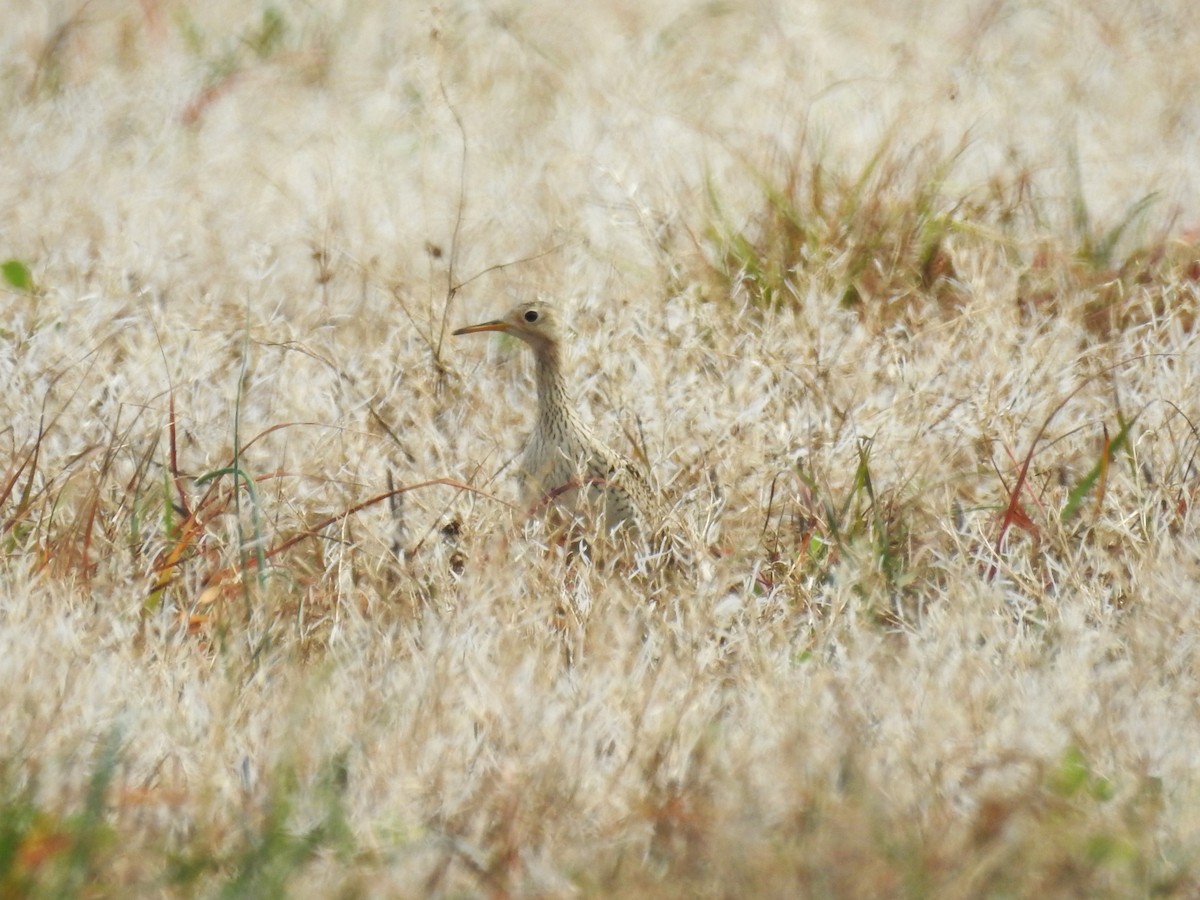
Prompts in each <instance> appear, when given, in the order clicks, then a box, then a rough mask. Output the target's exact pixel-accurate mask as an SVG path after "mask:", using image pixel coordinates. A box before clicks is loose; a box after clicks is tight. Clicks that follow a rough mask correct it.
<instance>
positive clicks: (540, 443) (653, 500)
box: [453, 300, 661, 538]
mask: <svg viewBox="0 0 1200 900" xmlns="http://www.w3.org/2000/svg"><path fill="white" fill-rule="evenodd" d="M492 331H498V332H502V333H504V334H509V335H512V336H513V337H516V338H519V339H520V340H522V341H524V342H525V343H526V344H527V345H528V346H529V348H530V350H532V351H533V357H534V361H535V363H536V383H537V407H538V410H537V422H536V424H535V425H534V429H533V432H532V433H531V434H530V435H529V438H528V440H527V442H526V444H525V450H524V452H523V454H522V456H521V461H520V477H521V481H522V486H523V494H524V500H525V502H526V503H527V504H528V505H529V507H530V509H531V511H543V512H547V513H548V512H550V511H551V510H557V511H558V513H560V514H565V515H566V518H567V522H566V523H565V524H566V527H567V529H568V530H569V531H573V532H576V533H578V531H579V529H581V528H583V527H586V526H587V525H588V524H589V523H588V522H587V521H586V519H587V517H588V516H589V514H591V515H592V516H594V519H593V521H592V524H594V525H596V524H603V529H604V531H605V532H607V533H608V534H609V535H610V536H615V535H617V534H618V533H621V532H625V533H630V534H633V535H640V536H643V537H647V538H649V537H653V536H654V535H655V533H656V531H657V527H658V525H659V524H660V523H659V522H657V521H656V520H658V519H661V509H660V506H659V502H658V498H657V495H656V493H655V491H654V489H653V488H652V487H651V485H650V482H649V480H648V479H647V477H646V475H645V474H644V473H643V472H642V470H641V469H640V468H639V467H638V466H637V465H636V464H635V463H634V462H633V461H632V460H631V459H629V458H628V457H627V456H625V455H624V454H621V453H619V452H617V451H616V450H613V449H611V448H609V447H608V446H607V445H606V444H604V443H603V442H602V441H600V440H599V439H598V438H597V437H596V436H595V435H594V434H593V433H592V431H591V429H590V428H588V427H587V425H586V424H585V423H584V421H583V419H582V418H581V417H580V415H579V411H578V409H577V408H576V406H575V402H574V399H573V398H572V396H571V393H570V391H569V390H568V388H567V383H566V378H565V376H564V375H563V369H562V356H563V351H562V347H563V330H562V326H561V324H560V321H559V315H558V311H557V310H556V309H555V307H553V306H552V305H550V304H548V303H546V302H544V301H542V300H527V301H524V302H521V303H518V304H517V305H516V306H514V307H513V308H512V309H510V310H509V311H508V312H507V313H506V314H505V315H504V316H503V317H502V318H499V319H494V320H492V321H490V322H482V323H480V324H478V325H468V326H467V327H465V328H459V329H457V330H455V331H454V332H453V334H454V335H456V336H457V335H465V334H479V333H481V332H492Z"/></svg>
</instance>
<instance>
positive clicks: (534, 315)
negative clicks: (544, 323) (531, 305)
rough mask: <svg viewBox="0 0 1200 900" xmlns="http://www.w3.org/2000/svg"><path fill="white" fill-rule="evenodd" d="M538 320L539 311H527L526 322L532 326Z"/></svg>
mask: <svg viewBox="0 0 1200 900" xmlns="http://www.w3.org/2000/svg"><path fill="white" fill-rule="evenodd" d="M537 320H538V311H537V310H536V309H527V310H525V321H526V322H529V323H530V324H531V325H532V324H533V323H534V322H536V321H537Z"/></svg>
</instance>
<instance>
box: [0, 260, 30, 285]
mask: <svg viewBox="0 0 1200 900" xmlns="http://www.w3.org/2000/svg"><path fill="white" fill-rule="evenodd" d="M0 272H3V273H4V280H5V281H7V282H8V283H9V285H10V286H11V287H15V288H16V289H17V290H18V291H25V292H26V293H28V292H29V291H32V290H33V275H32V274H31V273H30V271H29V266H27V265H25V263H23V262H21V261H20V260H19V259H10V260H8V261H7V262H5V263H4V264H3V265H0Z"/></svg>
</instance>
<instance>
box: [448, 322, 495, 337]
mask: <svg viewBox="0 0 1200 900" xmlns="http://www.w3.org/2000/svg"><path fill="white" fill-rule="evenodd" d="M481 331H508V323H507V322H505V321H504V320H503V319H496V320H495V321H493V322H483V323H481V324H479V325H468V326H467V327H466V328H459V329H457V330H455V331H452V332H450V333H451V334H478V333H479V332H481Z"/></svg>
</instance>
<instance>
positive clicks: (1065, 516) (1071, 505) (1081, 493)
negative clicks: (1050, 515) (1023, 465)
mask: <svg viewBox="0 0 1200 900" xmlns="http://www.w3.org/2000/svg"><path fill="white" fill-rule="evenodd" d="M1118 421H1120V422H1121V430H1120V431H1118V432H1117V436H1116V437H1115V438H1113V439H1112V440H1111V441H1109V442H1108V445H1107V446H1106V447H1105V448H1104V453H1103V454H1102V455H1101V457H1100V459H1099V460H1098V461H1097V462H1096V464H1095V465H1094V466H1092V469H1091V471H1090V472H1088V473H1087V474H1086V475H1085V476H1083V478H1082V479H1081V480H1080V481H1079V483H1078V484H1076V485H1075V487H1074V488H1072V489H1071V493H1070V494H1068V495H1067V505H1066V506H1064V507H1063V510H1062V512H1061V513H1059V521H1061V522H1069V521H1071V519H1073V518H1075V514H1076V513H1078V512H1079V507H1080V506H1081V505H1082V504H1083V501H1084V500H1085V499H1086V498H1087V495H1088V494H1090V493H1091V492H1092V488H1094V487H1095V486H1096V482H1097V481H1098V480H1099V479H1100V476H1101V474H1103V473H1104V472H1105V471H1106V470H1107V468H1108V466H1109V465H1110V464H1111V463H1112V461H1113V459H1114V458H1115V457H1116V455H1117V453H1119V452H1120V450H1121V448H1122V447H1124V446H1125V445H1126V444H1127V443H1128V442H1129V429H1130V428H1132V427H1133V423H1134V422H1136V421H1137V416H1134V417H1133V418H1132V419H1130V420H1129V421H1128V422H1125V421H1123V420H1118ZM1106 433H1107V432H1106Z"/></svg>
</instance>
